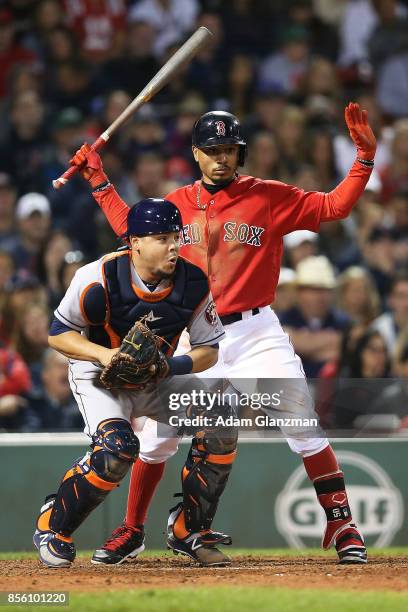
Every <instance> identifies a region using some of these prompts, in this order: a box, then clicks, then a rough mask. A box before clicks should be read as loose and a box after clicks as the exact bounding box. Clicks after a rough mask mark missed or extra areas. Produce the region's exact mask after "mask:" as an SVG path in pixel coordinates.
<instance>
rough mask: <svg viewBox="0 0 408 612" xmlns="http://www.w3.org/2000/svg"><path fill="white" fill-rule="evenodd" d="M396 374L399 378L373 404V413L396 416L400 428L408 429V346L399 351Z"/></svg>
mask: <svg viewBox="0 0 408 612" xmlns="http://www.w3.org/2000/svg"><path fill="white" fill-rule="evenodd" d="M394 367H395V373H396V375H397V377H398V379H397V380H396V381H394V382H393V383H392V384H390V385H387V386H386V387H385V388H384V390H383V391H382V392H381V393H380V395H379V397H378V398H377V399H376V401H375V402H374V403H373V406H372V412H373V413H378V414H384V413H387V414H395V415H397V416H398V417H399V419H400V428H401V429H406V428H407V427H408V345H407V344H405V345H403V346H402V347H401V350H399V351H398V353H397V356H396V359H395V366H394Z"/></svg>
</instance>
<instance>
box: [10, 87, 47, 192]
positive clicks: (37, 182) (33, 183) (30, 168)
mask: <svg viewBox="0 0 408 612" xmlns="http://www.w3.org/2000/svg"><path fill="white" fill-rule="evenodd" d="M44 119H45V107H44V104H43V101H42V100H41V98H40V97H39V94H38V93H37V92H36V91H24V92H22V93H19V94H18V95H16V96H15V97H14V98H13V99H12V101H11V111H10V122H11V125H10V129H9V131H8V132H6V135H5V137H4V138H2V139H1V145H0V168H1V169H2V170H4V171H5V172H8V173H9V174H11V175H12V176H13V178H14V180H15V181H16V182H17V184H18V188H19V192H20V193H25V192H27V191H33V190H36V189H37V190H40V189H41V188H42V186H43V184H42V180H41V164H42V156H43V154H44V152H45V151H46V149H47V146H48V140H47V131H46V126H45V121H44ZM11 152H12V154H11Z"/></svg>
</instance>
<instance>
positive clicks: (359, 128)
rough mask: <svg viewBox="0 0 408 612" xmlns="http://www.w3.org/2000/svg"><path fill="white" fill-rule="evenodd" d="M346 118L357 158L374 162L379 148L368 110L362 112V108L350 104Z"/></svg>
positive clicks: (346, 109) (347, 107) (345, 112)
mask: <svg viewBox="0 0 408 612" xmlns="http://www.w3.org/2000/svg"><path fill="white" fill-rule="evenodd" d="M344 117H345V120H346V124H347V127H348V129H349V132H350V136H351V138H352V140H353V142H354V144H355V145H356V147H357V157H359V158H360V159H364V160H366V161H372V160H373V159H374V156H375V151H376V148H377V141H376V139H375V136H374V134H373V130H372V129H371V127H370V125H369V123H368V114H367V111H366V110H361V109H360V106H359V105H358V104H356V103H354V102H350V104H349V105H348V106H346V108H345V111H344Z"/></svg>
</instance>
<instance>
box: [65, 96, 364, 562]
mask: <svg viewBox="0 0 408 612" xmlns="http://www.w3.org/2000/svg"><path fill="white" fill-rule="evenodd" d="M345 120H346V124H347V127H348V129H349V132H350V136H351V138H352V139H353V141H354V143H355V145H356V147H357V157H356V160H355V162H354V164H353V166H352V168H351V169H350V171H349V173H348V175H347V176H346V178H345V179H344V180H343V181H342V182H341V183H340V184H339V185H337V187H336V188H335V189H333V191H331V192H330V193H320V192H305V191H303V190H302V189H298V188H297V187H294V186H292V185H287V184H284V183H281V182H278V181H274V180H261V179H258V178H255V177H252V176H242V175H239V174H238V173H237V168H238V166H240V165H242V164H243V163H244V159H245V154H246V143H245V142H244V140H243V139H242V137H241V134H240V124H239V121H238V120H237V118H236V117H234V116H233V115H231V114H229V113H225V112H218V111H216V112H210V113H206V114H205V115H203V116H202V117H201V118H200V119H199V120H198V121H197V123H196V124H195V126H194V129H193V137H192V145H193V146H192V152H193V155H194V159H195V160H196V162H197V163H198V165H199V167H200V170H201V173H202V178H201V180H199V181H196V182H195V183H194V184H192V185H188V186H186V187H182V188H179V189H177V190H175V191H174V192H172V193H170V194H168V196H167V198H168V199H169V200H170V201H172V202H173V203H174V204H176V205H177V207H178V208H179V210H180V212H181V214H182V218H183V231H182V253H183V255H184V256H185V257H186V258H187V259H188V260H189V261H191V262H193V263H194V264H196V265H197V266H199V267H200V268H201V269H202V270H204V271H205V272H206V273H207V274H208V278H209V281H210V286H211V290H212V294H213V296H214V299H215V303H216V306H217V310H218V313H219V314H220V318H221V321H222V323H223V325H224V328H225V333H226V336H225V338H224V339H223V340H222V341H221V342H220V350H219V358H218V362H217V364H216V365H215V366H214V368H213V369H212V370H209V371H208V372H206V374H209V375H213V376H214V377H215V376H217V375H218V374H221V375H222V376H224V377H226V378H228V379H231V380H232V381H233V382H234V381H235V383H236V381H238V380H239V379H240V378H241V379H242V378H248V377H255V378H258V377H259V378H291V379H296V378H304V373H303V369H302V364H301V360H300V359H299V357H298V356H297V355H296V354H295V352H294V350H293V347H292V345H291V343H290V340H289V337H288V336H287V334H286V333H284V331H283V330H282V328H281V326H280V324H279V321H278V318H277V316H276V315H275V313H274V312H273V311H272V310H271V309H270V307H269V305H270V304H271V303H272V302H273V300H274V295H275V288H276V284H277V281H278V277H279V269H280V261H281V256H282V248H283V247H282V237H283V236H284V235H285V234H287V233H290V232H292V231H295V230H300V229H307V230H311V231H314V232H317V231H318V230H319V227H320V224H321V223H322V222H324V221H332V220H338V219H343V218H345V217H347V216H348V215H349V213H350V212H351V210H352V208H353V206H354V205H355V204H356V202H357V201H358V199H359V197H360V196H361V194H362V193H363V190H364V188H365V185H366V183H367V181H368V179H369V177H370V174H371V171H372V168H373V166H374V161H373V160H374V155H375V150H376V140H375V137H374V134H373V132H372V130H371V128H370V126H369V123H368V118H367V112H366V111H364V110H361V109H360V107H359V106H358V104H353V103H350V104H349V105H348V106H347V107H346V109H345ZM72 163H74V164H76V165H78V166H79V167H80V169H81V172H82V175H83V176H84V177H85V178H86V179H87V180H88V181H89V182H90V183H91V185H92V187H93V194H94V197H95V199H96V201H97V203H98V204H99V206H100V207H101V209H102V210H103V212H104V213H105V215H106V216H107V218H108V220H109V222H110V224H111V226H112V228H113V229H114V231H115V232H116V234H117V235H122V234H123V232H124V228H125V223H126V217H127V211H128V207H127V205H126V204H125V203H124V202H123V201H122V200H121V198H120V197H119V195H118V194H117V192H116V191H115V189H114V187H113V186H112V185H111V184H110V182H109V179H108V177H107V176H106V174H105V173H104V172H103V167H102V163H101V160H100V157H99V156H98V155H97V154H96V153H94V152H91V151H90V150H89V146H88V145H84V146H83V147H82V148H81V149H80V151H79V152H78V153H77V155H76V156H75V157H74V158H73V160H72ZM142 443H144V447H143V445H142V449H141V454H140V459H139V461H138V462H136V464H135V466H134V468H133V473H132V479H131V483H130V491H129V499H128V509H127V514H126V519H125V523H124V524H123V525H122V526H121V527H120V528H119V529H118V530H116V531H115V532H114V533H113V534H112V537H111V538H109V539H108V541H107V542H106V543H105V545H104V547H103V548H102V549H100V551H103V550H104V551H105V552H106V554H107V555H108V556H109V551H110V552H111V553H112V555H113V556H114V555H116V554H119V557H122V556H123V554H124V553H126V554H129V552H130V553H131V548H132V546H133V543H132V537H133V532H132V530H134V529H142V526H143V523H144V519H145V516H146V510H147V506H148V504H149V502H150V499H151V497H152V495H153V493H154V489H155V486H156V484H157V482H158V481H159V479H160V478H161V475H162V472H163V465H164V461H165V459H166V458H168V456H169V455H170V454H171V453H170V452H169V449H168V445H167V446H166V442H165V441H163V440H159V439H157V438H156V439H155V437H154V434H153V433H152V431H151V430H150V431H149V433H147V435H146V438H145V439H144V440H143V439H142ZM288 443H289V445H290V448H291V449H292V450H293V451H294V452H296V453H299V454H300V455H301V457H302V459H303V463H304V466H305V469H306V472H307V475H308V477H309V478H310V480H311V481H312V482H313V484H314V487H315V490H316V494H317V497H318V500H319V503H320V504H321V506H322V508H323V509H324V511H325V513H326V517H327V526H326V529H325V533H324V535H323V542H322V545H323V547H324V548H329V547H331V546H332V545H334V546H335V548H336V550H337V554H338V556H339V560H340V562H341V563H366V561H367V553H366V549H365V546H364V541H363V538H362V536H361V534H360V533H359V531H358V529H357V527H356V525H355V524H354V523H353V521H352V516H351V512H350V507H349V503H348V499H347V493H346V489H345V483H344V477H343V473H342V471H341V470H340V467H339V465H338V463H337V460H336V457H335V454H334V452H333V450H332V448H331V446H330V444H329V442H328V440H327V439H325V438H322V437H316V438H309V437H307V438H306V437H299V438H293V437H290V438H288ZM163 449H165V450H163ZM175 450H176V444H175V445H174V448H173V449H172V452H175ZM158 466H159V467H158ZM147 482H148V483H149V484H147ZM186 510H187V508H186V507H185V506H184V507H182V506H180V507H179V509H178V511H177V513H174V512H173V513H172V515H171V517H170V521H169V533H170V536H171V538H176V539H177V540H179V541H181V540H182V538H183V537H185V536H186V533H188V525H186V524H185V514H186ZM186 530H187V531H186ZM100 551H99V552H100ZM97 553H98V551H96V554H97ZM131 554H132V553H131ZM116 558H117V557H116Z"/></svg>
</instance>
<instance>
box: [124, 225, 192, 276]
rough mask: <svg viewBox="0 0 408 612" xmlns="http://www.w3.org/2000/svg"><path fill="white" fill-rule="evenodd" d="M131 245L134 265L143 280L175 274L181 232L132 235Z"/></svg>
mask: <svg viewBox="0 0 408 612" xmlns="http://www.w3.org/2000/svg"><path fill="white" fill-rule="evenodd" d="M131 245H132V261H133V265H134V266H135V268H136V271H137V273H138V274H139V276H140V277H141V278H142V279H143V280H146V281H149V280H151V281H156V280H161V279H163V278H169V277H170V276H172V275H173V273H174V270H175V268H176V263H177V258H178V254H179V250H180V234H179V232H170V233H168V234H154V235H152V236H143V237H140V236H132V237H131Z"/></svg>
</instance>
